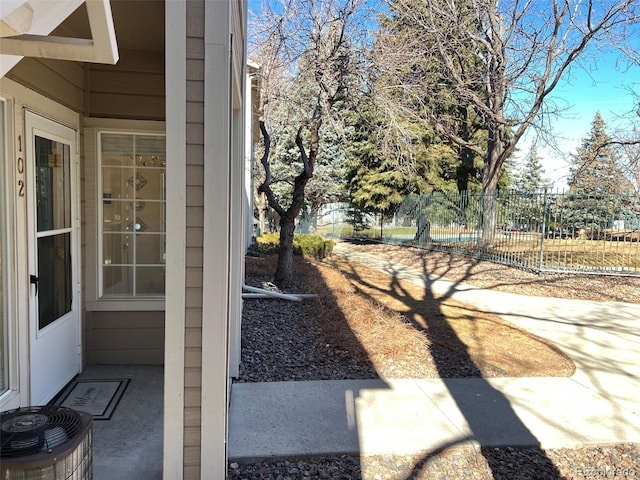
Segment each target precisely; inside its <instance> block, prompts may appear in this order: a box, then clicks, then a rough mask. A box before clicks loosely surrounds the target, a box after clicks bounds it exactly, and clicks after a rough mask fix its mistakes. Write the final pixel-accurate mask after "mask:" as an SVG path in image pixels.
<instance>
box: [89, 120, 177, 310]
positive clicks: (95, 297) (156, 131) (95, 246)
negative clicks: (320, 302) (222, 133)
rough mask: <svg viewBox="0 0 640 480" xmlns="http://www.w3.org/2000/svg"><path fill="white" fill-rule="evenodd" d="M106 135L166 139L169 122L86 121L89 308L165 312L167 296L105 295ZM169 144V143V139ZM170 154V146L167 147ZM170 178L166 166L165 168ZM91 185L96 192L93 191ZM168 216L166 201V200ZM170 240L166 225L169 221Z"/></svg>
mask: <svg viewBox="0 0 640 480" xmlns="http://www.w3.org/2000/svg"><path fill="white" fill-rule="evenodd" d="M103 133H113V134H124V135H143V136H150V135H151V136H162V137H164V138H165V139H166V131H165V123H164V122H155V121H137V120H120V119H98V118H86V119H85V162H86V166H85V175H84V185H83V187H84V188H83V190H84V191H85V192H86V197H85V198H86V201H87V207H86V212H87V215H86V217H85V222H86V224H87V226H88V227H89V228H87V229H86V231H87V232H88V234H87V239H86V245H87V249H86V251H87V253H86V257H85V259H86V266H87V267H86V268H87V272H86V273H87V275H86V277H85V278H87V289H86V293H85V305H86V310H87V311H163V310H164V309H165V298H166V291H165V294H164V295H138V296H132V295H109V296H104V295H103V294H102V281H103V278H102V268H103V264H102V261H103V250H102V249H103V224H102V222H103V210H102V201H103V197H102V161H101V152H100V151H99V148H100V141H99V139H100V135H101V134H103ZM165 141H166V140H165ZM165 154H166V144H165ZM165 175H166V167H165ZM91 186H93V188H94V189H95V191H94V192H90V191H89V190H90V189H91ZM165 215H166V199H165ZM164 235H165V241H166V222H165V232H164Z"/></svg>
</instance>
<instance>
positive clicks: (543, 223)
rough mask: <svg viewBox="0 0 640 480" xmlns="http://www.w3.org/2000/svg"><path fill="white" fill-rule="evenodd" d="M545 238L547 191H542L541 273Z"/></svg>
mask: <svg viewBox="0 0 640 480" xmlns="http://www.w3.org/2000/svg"><path fill="white" fill-rule="evenodd" d="M546 236H547V189H546V188H545V189H544V193H543V197H542V231H541V232H540V267H539V271H540V272H542V269H543V268H544V238H545V237H546Z"/></svg>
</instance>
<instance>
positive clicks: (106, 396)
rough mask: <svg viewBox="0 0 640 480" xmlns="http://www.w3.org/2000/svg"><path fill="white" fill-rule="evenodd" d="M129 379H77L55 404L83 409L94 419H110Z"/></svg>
mask: <svg viewBox="0 0 640 480" xmlns="http://www.w3.org/2000/svg"><path fill="white" fill-rule="evenodd" d="M128 385H129V379H128V378H126V379H115V380H76V381H74V382H71V384H70V385H69V386H68V387H67V388H66V389H65V390H64V392H62V393H61V394H60V396H59V397H58V398H57V399H56V401H55V402H54V405H57V406H62V407H68V408H71V409H73V410H82V411H83V412H87V413H90V414H91V415H93V419H94V420H109V419H110V418H111V415H113V412H114V410H115V409H116V407H117V406H118V403H119V402H120V399H121V398H122V395H123V394H124V391H125V390H126V389H127V386H128Z"/></svg>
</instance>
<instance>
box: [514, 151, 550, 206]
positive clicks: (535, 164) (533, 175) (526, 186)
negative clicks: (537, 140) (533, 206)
mask: <svg viewBox="0 0 640 480" xmlns="http://www.w3.org/2000/svg"><path fill="white" fill-rule="evenodd" d="M544 174H545V171H544V167H543V166H542V162H541V159H540V155H539V154H538V148H537V147H536V145H535V144H534V145H533V146H532V147H531V150H530V151H529V153H528V154H527V156H526V157H525V158H524V164H523V166H522V169H521V171H520V174H519V175H518V178H517V180H516V181H515V182H514V187H515V189H516V190H518V191H519V192H521V193H523V194H525V195H531V194H535V193H536V192H539V191H540V190H543V189H544V188H546V187H547V186H548V185H549V183H550V182H549V181H548V180H547V179H546V178H545V176H544Z"/></svg>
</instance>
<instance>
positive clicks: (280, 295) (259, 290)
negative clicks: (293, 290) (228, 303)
mask: <svg viewBox="0 0 640 480" xmlns="http://www.w3.org/2000/svg"><path fill="white" fill-rule="evenodd" d="M242 288H243V289H244V290H247V291H248V292H251V293H259V294H261V295H265V297H272V298H281V299H283V300H291V301H292V302H301V301H302V299H301V298H300V297H297V296H295V295H290V294H287V293H279V292H273V291H271V290H265V289H264V288H257V287H250V286H249V285H242ZM242 298H251V297H245V294H244V293H243V294H242Z"/></svg>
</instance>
